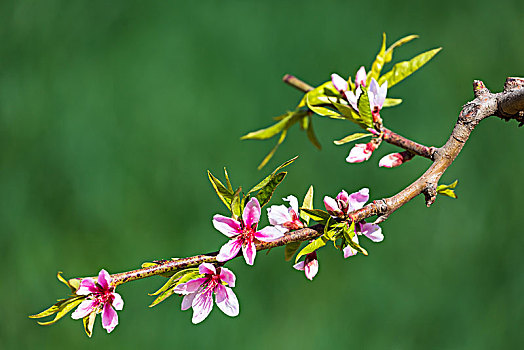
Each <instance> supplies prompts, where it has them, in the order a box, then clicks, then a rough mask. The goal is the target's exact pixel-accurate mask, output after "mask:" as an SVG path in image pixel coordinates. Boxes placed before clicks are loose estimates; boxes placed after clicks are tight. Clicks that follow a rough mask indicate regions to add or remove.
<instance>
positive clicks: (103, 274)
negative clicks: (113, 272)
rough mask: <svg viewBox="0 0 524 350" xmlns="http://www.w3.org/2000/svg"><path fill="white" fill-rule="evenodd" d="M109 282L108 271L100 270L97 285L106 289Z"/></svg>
mask: <svg viewBox="0 0 524 350" xmlns="http://www.w3.org/2000/svg"><path fill="white" fill-rule="evenodd" d="M110 284H111V276H110V275H109V273H108V272H107V271H106V270H104V269H102V270H100V273H99V274H98V285H99V286H100V287H102V289H104V290H108V289H109V285H110Z"/></svg>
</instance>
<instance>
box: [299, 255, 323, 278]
mask: <svg viewBox="0 0 524 350" xmlns="http://www.w3.org/2000/svg"><path fill="white" fill-rule="evenodd" d="M293 268H295V269H296V270H299V271H304V273H305V274H306V278H307V279H309V280H310V281H312V280H313V277H315V276H316V275H317V272H318V259H317V252H316V251H314V252H312V253H309V254H307V255H306V258H305V259H304V260H302V261H299V262H298V263H296V264H295V265H293Z"/></svg>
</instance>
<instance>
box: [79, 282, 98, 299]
mask: <svg viewBox="0 0 524 350" xmlns="http://www.w3.org/2000/svg"><path fill="white" fill-rule="evenodd" d="M99 292H100V290H99V289H98V287H97V286H96V285H95V281H93V279H92V278H84V279H82V281H81V282H80V287H78V290H77V291H76V294H77V295H89V294H91V293H99Z"/></svg>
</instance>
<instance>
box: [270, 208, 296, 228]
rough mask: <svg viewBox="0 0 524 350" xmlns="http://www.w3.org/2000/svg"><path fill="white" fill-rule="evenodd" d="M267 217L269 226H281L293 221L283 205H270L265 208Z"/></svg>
mask: <svg viewBox="0 0 524 350" xmlns="http://www.w3.org/2000/svg"><path fill="white" fill-rule="evenodd" d="M267 217H268V219H269V223H270V224H271V225H283V224H284V223H286V222H289V221H292V220H293V218H292V217H291V215H289V211H288V209H287V207H286V206H285V205H272V206H271V207H270V208H267Z"/></svg>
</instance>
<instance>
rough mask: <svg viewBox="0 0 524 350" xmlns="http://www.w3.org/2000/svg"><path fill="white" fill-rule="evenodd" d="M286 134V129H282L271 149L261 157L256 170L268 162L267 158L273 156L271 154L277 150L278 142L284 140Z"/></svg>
mask: <svg viewBox="0 0 524 350" xmlns="http://www.w3.org/2000/svg"><path fill="white" fill-rule="evenodd" d="M286 135H287V129H286V130H282V133H281V134H280V137H279V139H278V141H277V144H276V145H275V146H274V147H273V148H272V149H271V151H269V153H268V154H267V156H265V157H264V159H262V161H261V162H260V164H259V165H258V167H257V169H258V170H260V169H262V168H263V167H264V165H266V164H267V162H269V160H270V159H271V158H272V157H273V155H274V154H275V152H276V151H277V149H278V146H280V144H281V143H282V142H284V140H285V139H286Z"/></svg>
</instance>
